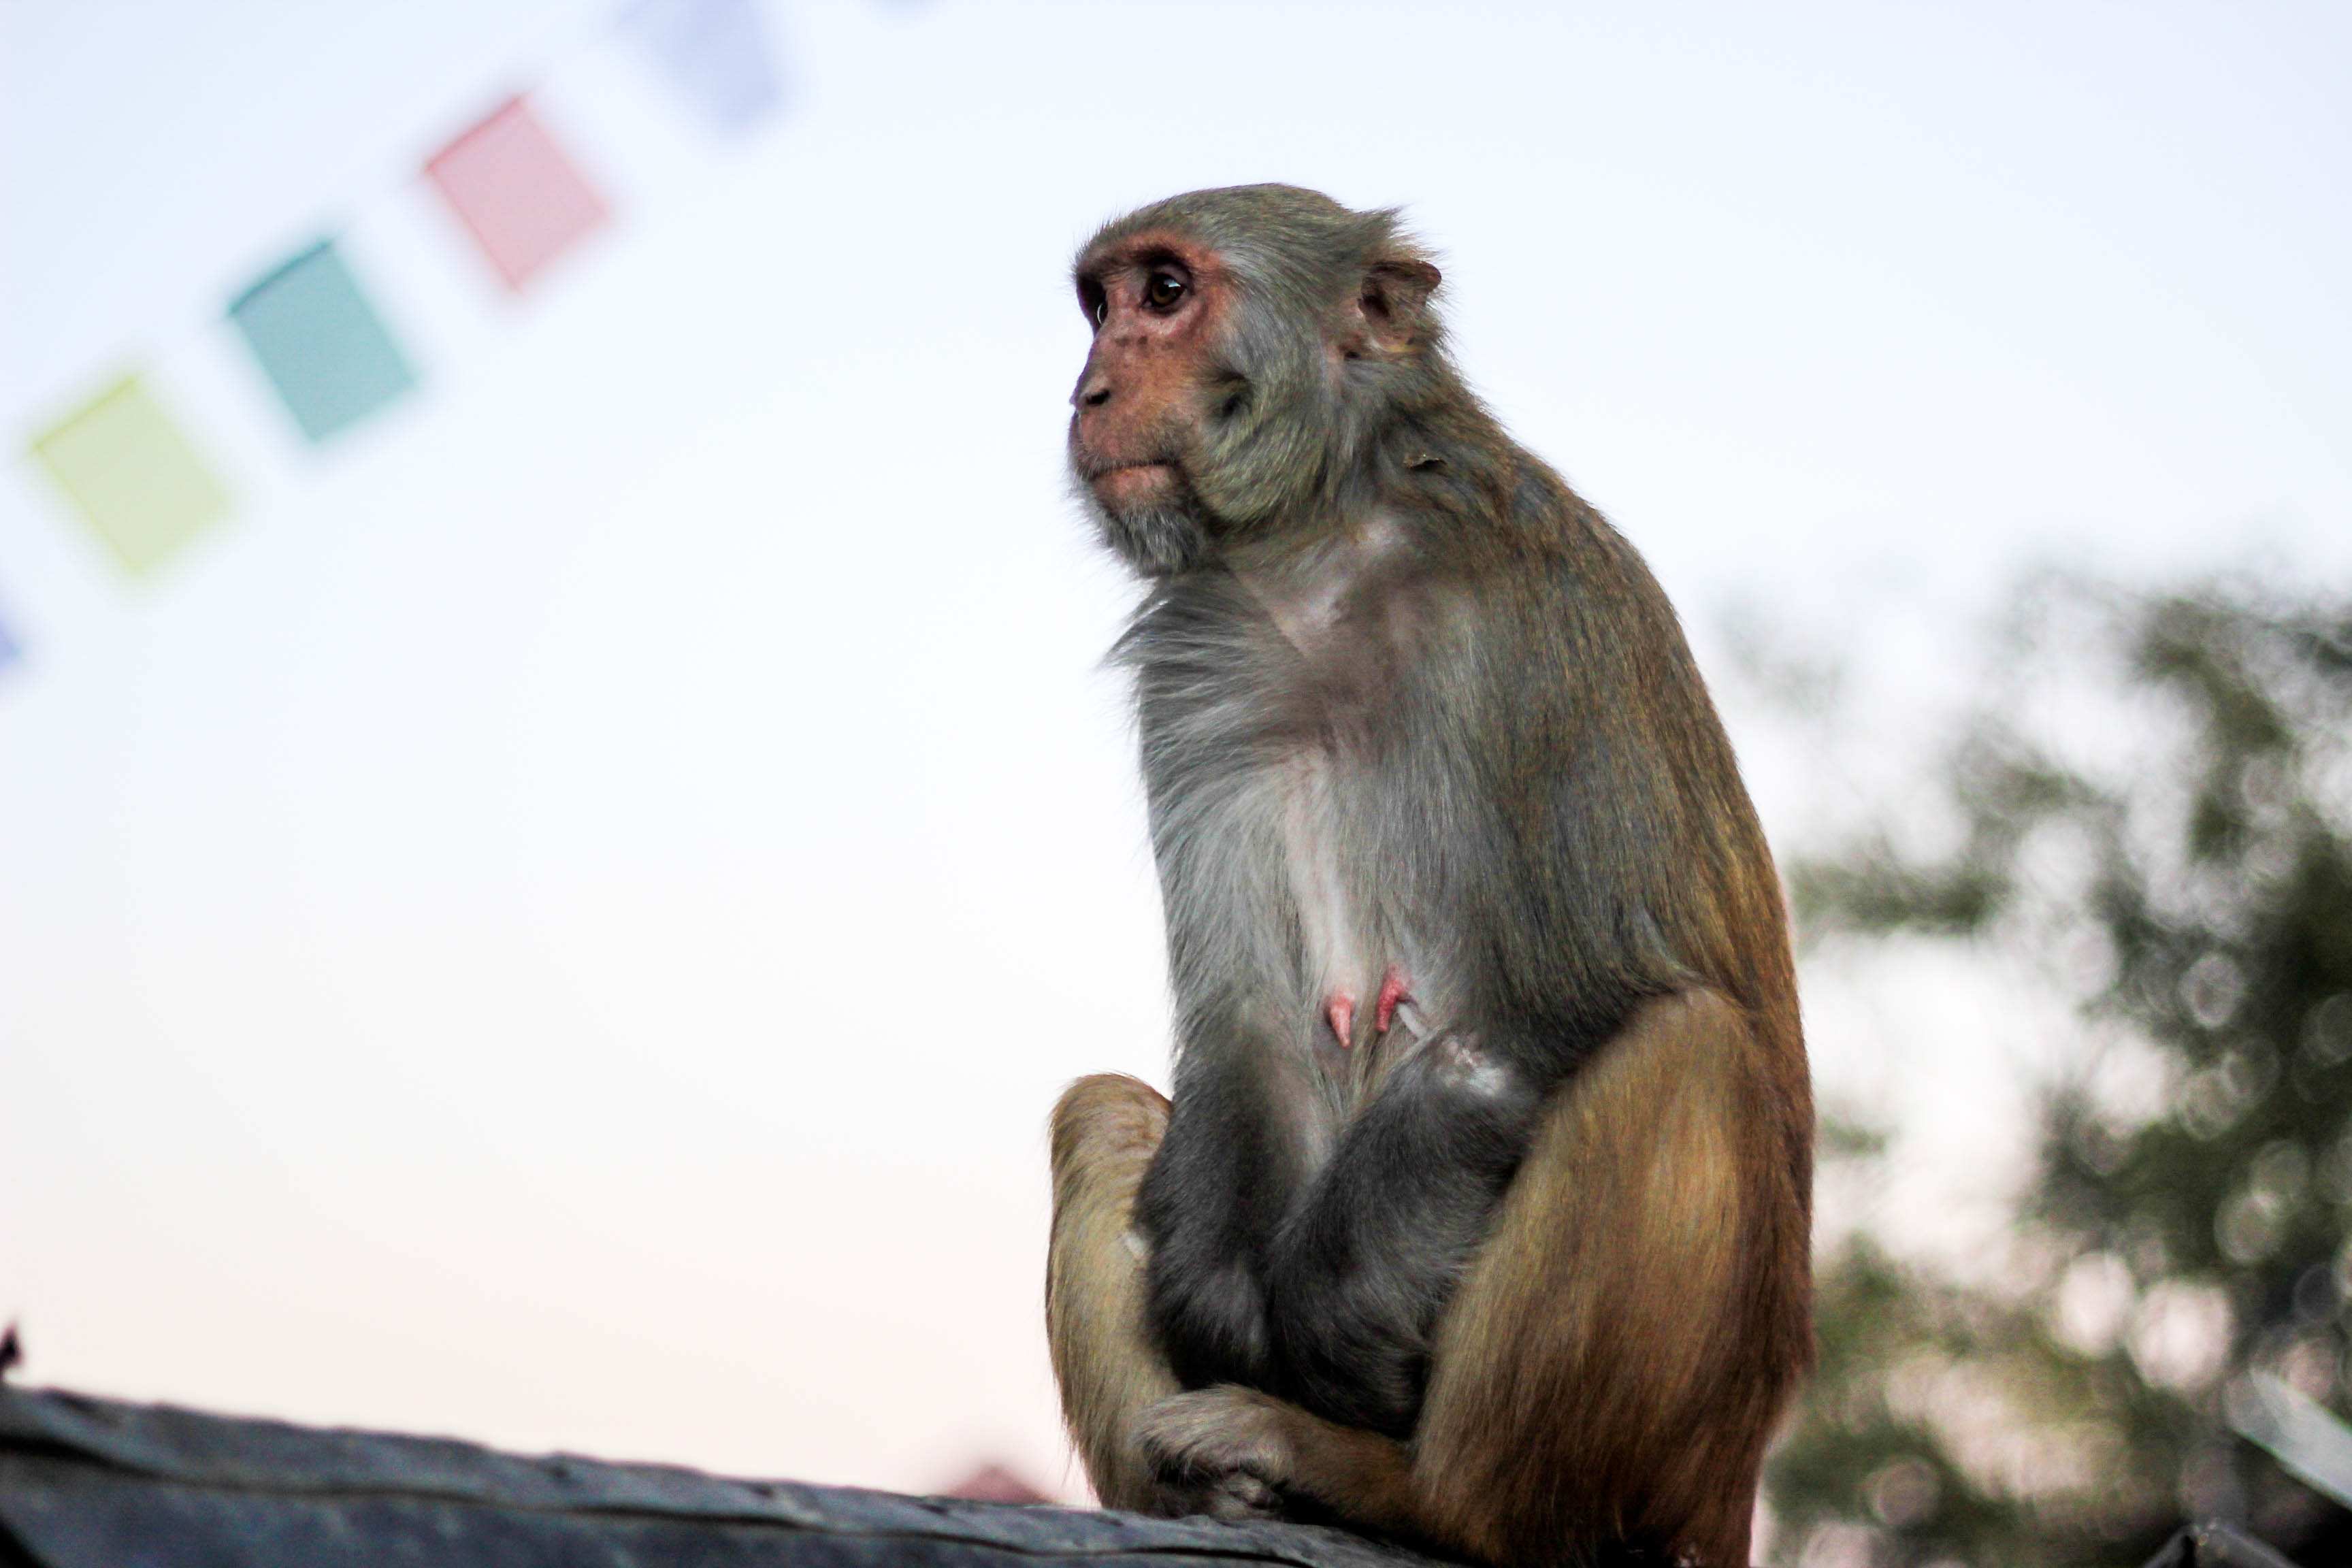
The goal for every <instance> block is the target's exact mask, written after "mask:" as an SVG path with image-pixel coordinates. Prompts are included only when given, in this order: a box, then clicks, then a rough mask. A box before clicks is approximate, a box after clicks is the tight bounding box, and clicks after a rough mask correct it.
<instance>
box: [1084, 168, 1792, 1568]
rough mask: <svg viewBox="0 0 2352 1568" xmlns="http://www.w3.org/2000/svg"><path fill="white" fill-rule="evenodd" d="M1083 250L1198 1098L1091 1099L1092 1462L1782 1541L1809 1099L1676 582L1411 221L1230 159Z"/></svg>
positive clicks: (1111, 1084)
mask: <svg viewBox="0 0 2352 1568" xmlns="http://www.w3.org/2000/svg"><path fill="white" fill-rule="evenodd" d="M1076 281H1077V290H1078V299H1079V302H1080V304H1081V305H1082V306H1083V307H1084V308H1085V310H1086V312H1087V320H1088V321H1089V322H1090V323H1091V324H1092V325H1093V328H1094V346H1093V350H1092V352H1091V353H1089V354H1088V355H1087V364H1086V370H1085V373H1084V374H1082V375H1081V376H1080V377H1079V380H1078V385H1077V390H1076V394H1075V395H1073V396H1072V398H1071V402H1072V404H1073V405H1074V406H1075V408H1076V415H1075V416H1074V417H1073V418H1072V420H1071V422H1070V461H1071V466H1072V468H1074V469H1075V471H1076V480H1077V483H1078V489H1079V490H1080V492H1081V494H1082V495H1083V496H1084V498H1085V500H1086V501H1087V504H1088V506H1089V508H1090V510H1091V511H1092V512H1093V515H1094V517H1095V519H1096V521H1097V522H1098V523H1099V525H1100V527H1101V530H1102V532H1103V536H1104V538H1105V539H1106V540H1107V541H1108V543H1109V544H1110V546H1111V547H1112V549H1114V550H1115V551H1116V552H1118V553H1119V554H1120V555H1121V556H1123V557H1124V558H1125V559H1126V560H1127V561H1128V562H1129V563H1130V564H1131V565H1132V566H1133V567H1134V568H1135V570H1136V571H1137V572H1138V573H1139V574H1140V575H1141V576H1142V577H1143V579H1144V580H1145V583H1146V584H1147V585H1148V586H1147V591H1146V593H1145V595H1144V598H1143V601H1142V604H1141V605H1140V607H1139V609H1138V611H1137V612H1136V615H1135V618H1134V622H1133V624H1132V626H1130V627H1129V630H1128V632H1127V635H1126V636H1125V637H1124V638H1123V639H1122V640H1121V642H1120V643H1119V645H1118V658H1119V659H1120V660H1121V661H1122V662H1123V663H1125V664H1126V665H1127V666H1128V667H1129V669H1131V671H1132V672H1133V676H1134V679H1135V686H1136V692H1137V703H1138V709H1139V721H1140V729H1141V739H1142V758H1143V772H1144V779H1145V784H1146V791H1147V795H1148V799H1149V805H1150V826H1151V836H1152V847H1153V851H1154V855H1155V857H1156V858H1157V862H1158V867H1159V872H1160V887H1161V890H1162V894H1163V898H1164V901H1165V906H1166V914H1167V923H1168V950H1169V963H1170V970H1171V981H1172V984H1173V988H1174V994H1175V1013H1176V1066H1175V1091H1176V1092H1175V1098H1174V1100H1173V1103H1172V1104H1171V1102H1170V1101H1168V1100H1163V1099H1162V1098H1161V1097H1160V1095H1159V1094H1158V1093H1156V1092H1155V1091H1154V1090H1152V1089H1150V1088H1148V1087H1146V1086H1145V1085H1143V1084H1141V1083H1139V1082H1137V1081H1136V1080H1135V1079H1129V1078H1123V1077H1118V1076H1115V1075H1105V1076H1100V1077H1095V1078H1088V1079H1081V1080H1080V1081H1079V1082H1077V1083H1076V1084H1075V1085H1073V1086H1072V1087H1071V1089H1070V1090H1069V1091H1068V1093H1067V1094H1066V1095H1065V1096H1064V1098H1063V1100H1062V1101H1061V1104H1060V1105H1059V1106H1058V1107H1056V1109H1055V1113H1054V1122H1053V1159H1054V1199H1055V1215H1054V1232H1053V1244H1052V1254H1051V1258H1050V1260H1049V1262H1048V1265H1047V1276H1046V1287H1045V1296H1046V1317H1047V1326H1048V1332H1049V1334H1050V1337H1051V1339H1052V1344H1053V1353H1054V1363H1055V1372H1056V1373H1057V1375H1058V1377H1059V1379H1060V1383H1061V1389H1062V1402H1063V1409H1064V1412H1065V1414H1066V1416H1067V1418H1068V1421H1069V1424H1070V1428H1071V1432H1072V1435H1073V1436H1074V1437H1075V1439H1076V1444H1077V1447H1078V1450H1079V1453H1080V1455H1081V1456H1082V1458H1084V1460H1085V1463H1086V1467H1087V1474H1088V1476H1089V1477H1090V1478H1091V1479H1092V1480H1093V1482H1094V1485H1095V1489H1096V1491H1097V1494H1098V1495H1099V1496H1100V1497H1101V1498H1102V1500H1103V1501H1104V1502H1105V1503H1106V1504H1108V1505H1110V1506H1112V1507H1119V1508H1130V1509H1140V1510H1148V1511H1151V1512H1157V1513H1188V1512H1206V1513H1210V1514H1213V1515H1217V1516H1220V1517H1226V1518H1244V1517H1253V1516H1261V1515H1280V1516H1288V1517H1303V1518H1315V1519H1322V1520H1327V1521H1339V1522H1340V1523H1344V1524H1349V1525H1352V1526H1355V1527H1357V1528H1359V1529H1363V1530H1367V1531H1374V1532H1377V1533H1382V1534H1386V1535H1390V1536H1392V1537H1395V1538H1398V1539H1402V1540H1405V1541H1410V1542H1419V1543H1421V1544H1423V1545H1425V1546H1428V1547H1430V1548H1433V1549H1435V1550H1438V1551H1442V1552H1452V1553H1456V1554H1460V1555H1465V1556H1468V1557H1473V1558H1476V1559H1480V1560H1483V1561H1486V1562H1488V1563H1499V1564H1507V1565H1511V1568H1517V1565H1521V1564H1582V1563H1594V1562H1599V1561H1605V1560H1610V1559H1612V1558H1631V1559H1634V1560H1651V1561H1657V1562H1662V1563H1663V1562H1677V1563H1706V1564H1713V1565H1715V1568H1734V1565H1738V1564H1744V1563H1747V1562H1748V1528H1749V1520H1750V1516H1751V1512H1752V1510H1753V1508H1754V1504H1755V1496H1756V1486H1757V1472H1758V1468H1759V1463H1760V1461H1761V1457H1762V1453H1763V1449H1764V1445H1765V1441H1766V1438H1767V1436H1768V1435H1769V1431H1770V1429H1771V1426H1772V1425H1773V1421H1774V1418H1775V1416H1776V1415H1777V1413H1778V1412H1779V1411H1780V1406H1781V1405H1782V1402H1783V1401H1784V1400H1785V1399H1786V1397H1787V1396H1788V1394H1789V1392H1790V1388H1791V1386H1792V1384H1794V1383H1795V1382H1796V1380H1797V1378H1798V1377H1799V1375H1800V1374H1801V1372H1802V1371H1803V1369H1804V1368H1805V1366H1806V1364H1807V1363H1808V1359H1809V1356H1810V1352H1811V1324H1810V1292H1811V1281H1810V1278H1809V1269H1808V1261H1807V1241H1808V1236H1807V1230H1808V1213H1809V1209H1810V1205H1811V1184H1812V1171H1811V1139H1812V1106H1811V1089H1810V1087H1809V1084H1808V1081H1807V1076H1806V1069H1805V1055H1804V1043H1803V1039H1802V1036H1801V1032H1800V1028H1799V1024H1798V1016H1797V999H1796V990H1795V980H1794V975H1793V971H1792V966H1791V963H1790V952H1789V943H1788V937H1787V928H1786V922H1785V918H1784V911H1783V908H1782V904H1781V900H1780V888H1779V883H1778V881H1777V879H1776V878H1775V875H1774V872H1773V868H1772V862H1771V858H1770V855H1769V852H1768V851H1767V849H1766V847H1765V845H1764V839H1763V836H1762V834H1761V832H1760V831H1759V827H1758V826H1757V822H1756V817H1755V813H1754V811H1753V809H1752V808H1751V807H1750V806H1749V805H1748V795H1747V792H1746V791H1745V789H1744V788H1743V787H1742V786H1741V784H1740V781H1739V774H1738V769H1737V767H1736V766H1735V765H1734V763H1733V761H1732V755H1731V749H1730V746H1729V744H1728V743H1727V741H1726V740H1725V737H1724V733H1723V729H1722V726H1721V724H1720V723H1719V722H1718V721H1717V718H1716V714H1715V710H1714V708H1713V706H1712V704H1711V703H1710V702H1709V701H1708V699H1707V695H1706V689H1705V688H1704V687H1703V686H1702V685H1701V683H1700V680H1699V677H1698V674H1697V672H1696V669H1695V668H1693V666H1692V663H1691V658H1690V653H1689V650H1688V648H1687V647H1685V644H1684V641H1683V637H1682V632H1681V629H1680V627H1679V626H1678V625H1677V624H1676V622H1675V615H1674V611H1673V610H1672V608H1671V607H1670V606H1669V605H1667V603H1666V601H1665V599H1664V595H1661V594H1660V592H1659V590H1658V587H1657V584H1655V583H1654V581H1653V580H1652V579H1651V577H1650V574H1649V573H1648V571H1647V570H1646V569H1645V568H1644V567H1643V564H1642V562H1641V560H1640V558H1639V557H1638V556H1636V555H1635V554H1634V552H1633V548H1632V547H1631V546H1630V545H1628V544H1627V543H1626V542H1625V541H1624V540H1623V539H1622V537H1620V536H1619V535H1618V533H1617V532H1616V531H1615V530H1613V529H1612V528H1611V527H1610V526H1609V524H1608V523H1607V522H1605V521H1602V519H1601V517H1600V515H1599V514H1598V513H1596V512H1595V511H1593V510H1592V509H1591V507H1589V506H1587V505H1586V504H1585V503H1584V502H1583V501H1582V500H1579V499H1578V498H1577V496H1576V494H1575V493H1574V492H1573V491H1571V490H1570V489H1569V488H1568V486H1567V485H1566V484H1565V483H1563V482H1562V481H1561V480H1560V479H1559V476H1558V475H1557V474H1555V473H1553V472H1552V470H1551V469H1550V468H1547V467H1546V466H1545V465H1544V464H1543V463H1542V462H1541V461H1539V460H1538V459H1537V458H1535V457H1533V456H1532V455H1530V454H1529V453H1528V452H1527V451H1525V450H1523V449H1522V448H1520V447H1517V446H1516V445H1515V444H1513V442H1512V441H1511V439H1510V438H1509V437H1507V436H1506V435H1505V434H1504V433H1503V430H1502V429H1501V427H1500V426H1498V425H1497V424H1496V421H1495V419H1494V417H1493V416H1491V415H1489V414H1488V413H1487V412H1486V409H1485V408H1484V407H1482V406H1481V405H1479V403H1478V401H1477V399H1476V398H1475V397H1474V396H1473V395H1471V393H1470V392H1469V390H1468V389H1467V388H1466V387H1465V385H1464V384H1463V382H1462V380H1461V378H1460V376H1459V374H1457V373H1456V371H1455V370H1454V365H1453V363H1452V362H1451V361H1450V360H1449V358H1448V357H1447V354H1446V351H1445V346H1444V335H1443V332H1442V330H1441V327H1440V323H1439V321H1438V318H1437V314H1436V311H1435V310H1434V309H1433V302H1432V295H1433V292H1434V291H1435V289H1436V288H1437V286H1438V271H1437V268H1435V267H1433V266H1432V265H1431V264H1430V261H1429V259H1428V258H1427V257H1426V256H1425V255H1424V254H1423V252H1422V251H1421V250H1420V249H1419V248H1418V247H1416V246H1414V245H1413V244H1412V242H1411V241H1410V240H1408V239H1407V238H1406V237H1404V236H1402V234H1401V233H1400V232H1399V229H1398V226H1397V223H1396V219H1395V215H1394V214H1392V213H1389V212H1371V213H1359V212H1351V211H1349V210H1348V209H1347V208H1345V207H1342V206H1340V205H1338V204H1337V203H1335V202H1333V201H1331V200H1330V199H1329V198H1328V197H1326V196H1322V195H1317V194H1315V193H1313V192H1311V191H1303V190H1297V189H1294V188H1291V187H1288V186H1282V185H1255V186H1247V187H1242V188H1238V189H1233V190H1221V191H1202V192H1197V193H1195V194H1193V195H1185V196H1178V197H1175V198H1173V199H1172V200H1170V201H1165V202H1161V203H1160V204H1159V205H1154V206H1150V207H1146V208H1144V209H1143V210H1142V211H1140V212H1138V213H1135V214H1134V215H1132V216H1128V217H1125V218H1121V219H1119V220H1118V221H1117V222H1115V223H1112V224H1111V225H1109V226H1108V227H1106V228H1104V229H1103V230H1102V232H1101V233H1099V234H1098V235H1097V236H1096V237H1095V238H1094V239H1093V241H1092V242H1091V243H1090V244H1088V245H1087V247H1086V249H1085V251H1084V252H1083V253H1082V254H1081V255H1080V256H1079V258H1078V261H1077V267H1076Z"/></svg>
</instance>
